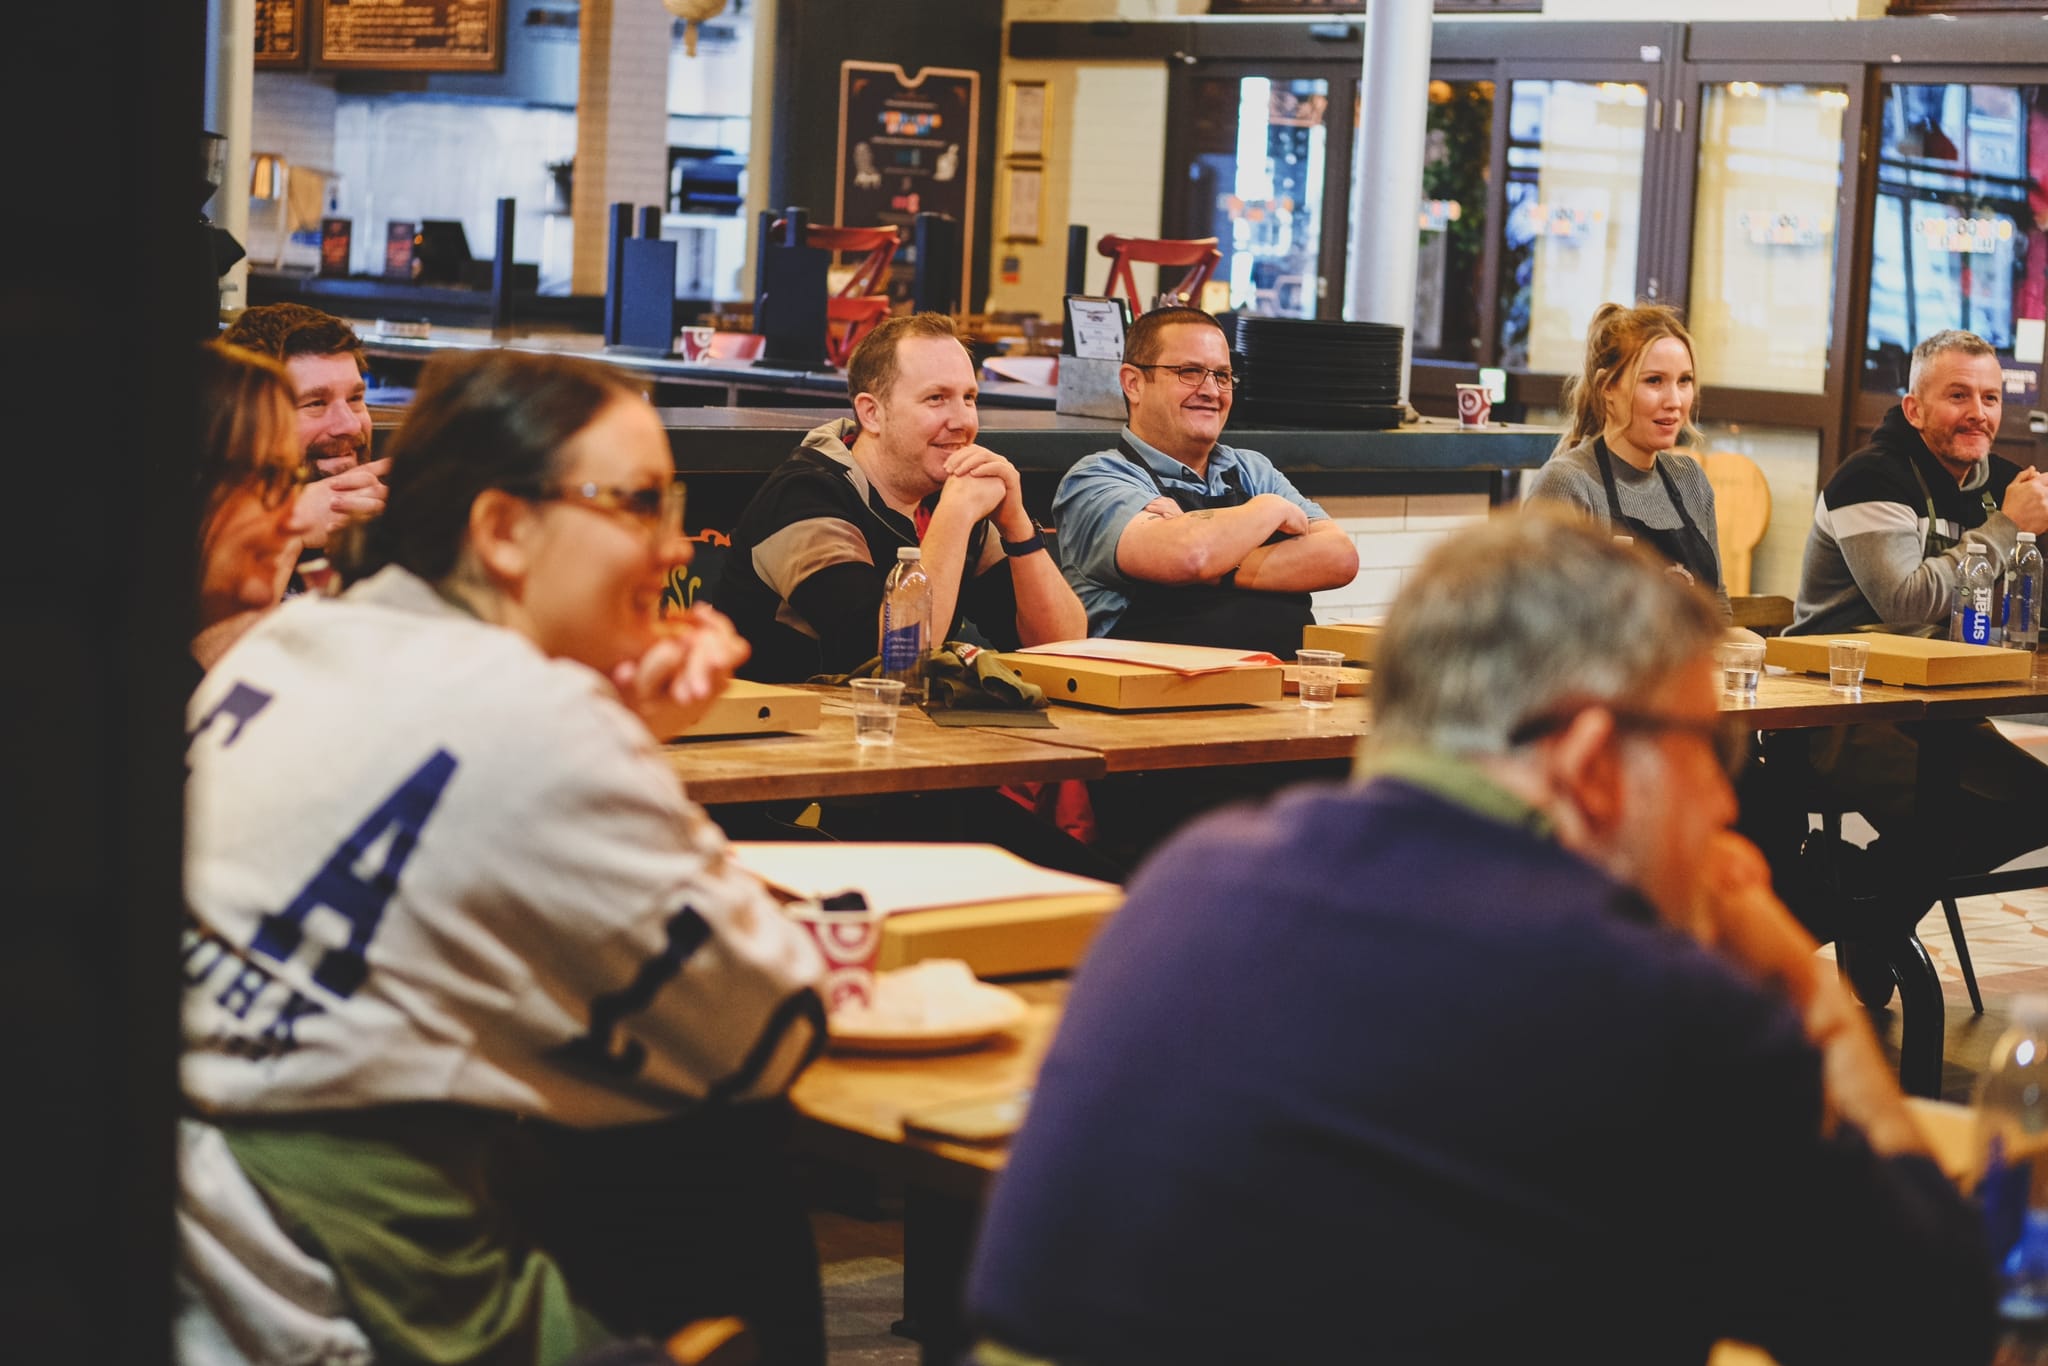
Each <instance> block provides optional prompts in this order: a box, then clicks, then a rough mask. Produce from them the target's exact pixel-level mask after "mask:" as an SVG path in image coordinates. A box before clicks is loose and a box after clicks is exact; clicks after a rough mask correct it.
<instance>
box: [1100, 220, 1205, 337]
mask: <svg viewBox="0 0 2048 1366" xmlns="http://www.w3.org/2000/svg"><path fill="white" fill-rule="evenodd" d="M1095 250H1097V251H1098V252H1100V253H1102V254H1103V255H1104V256H1107V257H1108V258H1109V284H1108V286H1107V287H1106V288H1105V289H1104V290H1103V292H1104V293H1105V294H1107V295H1108V296H1109V297H1110V298H1112V299H1113V298H1115V297H1116V290H1117V286H1118V285H1119V284H1121V285H1122V286H1123V289H1124V297H1126V298H1128V299H1129V300H1130V301H1131V316H1132V317H1136V316H1137V315H1138V314H1140V313H1143V312H1145V304H1144V302H1143V301H1142V300H1140V299H1139V298H1138V282H1137V281H1136V280H1134V279H1132V278H1131V264H1132V263H1133V262H1137V263H1139V264H1143V265H1152V266H1183V267H1185V268H1186V269H1187V273H1186V274H1185V275H1183V276H1181V278H1180V283H1179V284H1178V285H1176V286H1175V287H1174V288H1173V289H1172V290H1171V291H1168V292H1169V293H1170V294H1171V295H1172V297H1173V300H1174V302H1176V303H1182V304H1190V305H1194V306H1196V307H1199V306H1200V303H1201V298H1202V286H1203V285H1205V284H1207V283H1209V274H1210V272H1211V271H1213V270H1215V269H1216V264H1217V262H1219V261H1221V260H1222V259H1223V252H1222V251H1221V250H1220V249H1219V248H1218V247H1217V245H1216V239H1215V238H1213V237H1191V238H1189V237H1183V238H1171V237H1120V236H1118V235H1117V234H1115V233H1110V234H1108V235H1107V236H1105V237H1104V238H1103V239H1102V240H1101V241H1100V242H1098V243H1096V244H1095Z"/></svg>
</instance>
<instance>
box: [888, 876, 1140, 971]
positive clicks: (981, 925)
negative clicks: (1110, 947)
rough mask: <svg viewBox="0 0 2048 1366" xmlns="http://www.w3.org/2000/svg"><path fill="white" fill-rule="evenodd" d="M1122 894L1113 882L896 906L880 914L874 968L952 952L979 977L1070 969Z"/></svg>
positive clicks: (900, 964)
mask: <svg viewBox="0 0 2048 1366" xmlns="http://www.w3.org/2000/svg"><path fill="white" fill-rule="evenodd" d="M1122 901H1123V893H1122V892H1121V891H1118V890H1114V889H1112V890H1110V891H1105V892H1079V893H1075V894H1073V895H1070V896H1043V897H1032V898H1028V899H1023V900H1018V901H997V902H989V903H986V904H984V905H980V906H946V907H940V908H938V909H935V910H928V911H899V912H897V913H896V914H895V915H892V916H890V917H889V918H888V919H887V920H885V921H883V922H882V945H881V948H880V949H879V950H878V951H877V953H876V955H875V970H876V971H878V972H886V971H888V970H889V969H891V968H902V967H908V966H910V965H911V964H912V963H918V962H922V961H923V960H925V959H927V958H958V959H961V960H963V961H964V962H965V963H966V964H967V966H968V967H970V968H972V969H973V970H974V975H975V976H977V977H1002V976H1007V975H1010V974H1013V973H1023V972H1069V971H1072V970H1073V969H1074V968H1075V967H1076V966H1078V965H1079V963H1080V962H1081V955H1082V954H1084V953H1085V952H1087V949H1088V944H1089V941H1090V940H1092V939H1094V938H1095V932H1096V931H1097V930H1099V929H1101V928H1102V926H1103V924H1104V923H1105V922H1106V921H1107V920H1108V919H1109V917H1110V915H1111V914H1112V913H1113V912H1114V911H1115V910H1116V908H1117V906H1118V905H1119V904H1121V903H1122Z"/></svg>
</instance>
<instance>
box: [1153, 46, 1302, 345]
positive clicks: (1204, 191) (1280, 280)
mask: <svg viewBox="0 0 2048 1366" xmlns="http://www.w3.org/2000/svg"><path fill="white" fill-rule="evenodd" d="M1331 84H1332V81H1331V78H1330V77H1329V76H1326V75H1320V74H1317V75H1307V74H1272V75H1260V74H1252V73H1250V72H1243V71H1233V70H1225V69H1212V70H1208V71H1203V72H1200V73H1197V74H1196V75H1195V76H1194V78H1193V81H1192V84H1191V88H1190V95H1191V104H1192V106H1193V110H1194V118H1193V119H1192V120H1191V122H1190V124H1189V127H1188V132H1187V137H1188V140H1189V141H1188V145H1187V146H1186V148H1185V150H1184V152H1183V153H1182V154H1181V155H1180V156H1178V157H1176V158H1174V160H1175V162H1176V163H1177V164H1180V165H1182V166H1184V167H1185V175H1186V180H1185V183H1184V184H1183V185H1182V186H1181V187H1179V188H1180V191H1181V195H1180V198H1181V203H1180V206H1179V208H1178V210H1176V209H1175V208H1174V206H1172V205H1171V204H1169V205H1168V215H1167V220H1166V221H1167V222H1168V223H1169V225H1171V226H1169V229H1168V231H1169V232H1172V233H1174V234H1175V235H1178V236H1187V237H1214V238H1215V239H1216V244H1217V246H1218V247H1219V248H1220V249H1221V251H1222V252H1223V260H1222V261H1221V263H1219V264H1218V266H1217V268H1216V273H1215V276H1214V281H1213V282H1212V290H1214V288H1215V282H1220V283H1221V285H1222V290H1220V291H1216V292H1219V293H1223V294H1224V296H1225V297H1224V298H1222V299H1212V300H1211V304H1210V306H1212V307H1215V308H1217V309H1219V310H1220V309H1223V308H1230V309H1237V310H1241V311H1244V312H1248V313H1257V314H1261V315H1265V316H1271V317H1289V318H1313V317H1315V316H1316V313H1317V309H1318V307H1319V304H1320V298H1321V292H1322V291H1321V287H1320V286H1321V281H1322V276H1323V272H1324V243H1323V239H1324V235H1325V227H1326V207H1325V206H1326V203H1327V202H1329V199H1330V196H1329V193H1328V191H1329V185H1328V179H1329V176H1328V167H1329V164H1330V152H1331V147H1330V120H1329V110H1330V91H1331Z"/></svg>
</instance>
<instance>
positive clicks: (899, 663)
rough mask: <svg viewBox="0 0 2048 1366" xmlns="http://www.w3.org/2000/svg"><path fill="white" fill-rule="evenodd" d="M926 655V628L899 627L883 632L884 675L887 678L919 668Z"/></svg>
mask: <svg viewBox="0 0 2048 1366" xmlns="http://www.w3.org/2000/svg"><path fill="white" fill-rule="evenodd" d="M923 654H924V628H923V627H922V626H899V627H897V628H895V629H894V630H891V631H884V632H882V674H883V676H884V677H887V676H889V675H892V674H899V673H903V672H905V671H906V670H910V669H914V668H916V667H917V661H918V659H919V657H920V656H922V655H923Z"/></svg>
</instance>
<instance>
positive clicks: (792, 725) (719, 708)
mask: <svg viewBox="0 0 2048 1366" xmlns="http://www.w3.org/2000/svg"><path fill="white" fill-rule="evenodd" d="M822 703H823V699H822V698H820V697H819V695H818V694H817V693H815V692H806V691H804V690H803V689H801V688H780V687H777V686H776V685H774V684H773V683H750V682H748V681H747V680H745V679H743V678H735V679H734V680H733V681H732V682H730V683H728V684H726V685H725V692H724V693H723V694H722V695H721V696H720V697H719V699H718V700H717V701H716V702H713V703H712V704H711V710H710V711H708V712H706V713H705V714H704V716H703V719H701V720H700V721H698V722H697V724H696V725H694V726H692V727H690V728H689V729H688V730H686V731H684V732H683V733H682V735H681V736H679V737H677V738H678V739H685V738H687V739H698V738H701V737H703V736H706V735H759V734H765V733H767V732H770V731H795V730H816V729H817V728H818V727H819V725H820V724H821V723H822V718H823V715H824V710H823V705H822Z"/></svg>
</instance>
